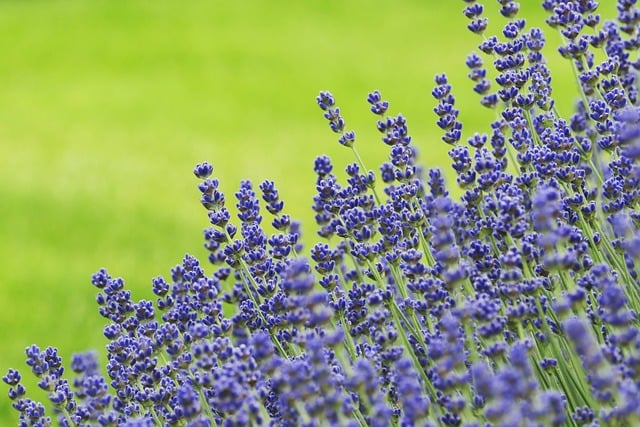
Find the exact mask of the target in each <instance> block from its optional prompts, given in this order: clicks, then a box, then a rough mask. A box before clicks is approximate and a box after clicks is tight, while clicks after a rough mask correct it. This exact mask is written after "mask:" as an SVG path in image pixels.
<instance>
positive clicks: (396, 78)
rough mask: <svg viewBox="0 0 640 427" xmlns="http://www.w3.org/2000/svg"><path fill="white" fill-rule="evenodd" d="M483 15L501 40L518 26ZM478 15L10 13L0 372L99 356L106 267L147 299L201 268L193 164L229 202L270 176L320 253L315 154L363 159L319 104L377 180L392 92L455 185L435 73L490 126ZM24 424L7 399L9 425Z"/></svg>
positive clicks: (1, 204)
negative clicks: (162, 284) (161, 279)
mask: <svg viewBox="0 0 640 427" xmlns="http://www.w3.org/2000/svg"><path fill="white" fill-rule="evenodd" d="M487 3H488V4H487V12H488V15H489V16H490V17H491V21H490V28H489V31H488V33H489V34H494V33H496V32H498V31H499V30H500V28H501V26H502V25H503V24H504V22H505V20H504V19H503V18H502V17H500V16H498V14H497V13H496V12H497V3H496V2H487ZM523 3H525V4H523V16H524V17H527V19H528V22H529V24H530V25H534V26H540V27H544V28H546V26H545V24H544V18H545V14H544V12H543V11H542V10H541V9H540V8H539V6H538V5H537V3H538V2H528V1H527V2H523ZM534 3H535V4H534ZM613 3H614V2H611V6H607V7H608V8H609V9H612V8H613V6H614V5H613ZM464 5H465V4H464V3H463V2H462V1H454V0H446V1H445V0H430V1H425V0H420V1H418V0H415V1H402V2H392V1H381V0H328V1H322V2H316V1H303V2H292V1H285V0H281V1H279V0H268V1H267V0H264V1H224V2H223V1H216V0H210V1H200V0H191V1H187V2H177V1H165V0H126V1H124V0H108V1H107V0H91V1H81V0H51V1H44V0H41V1H37V0H33V1H32V0H13V1H10V0H5V1H3V2H0V334H1V341H0V371H2V372H0V373H1V374H4V373H5V372H6V370H7V369H8V368H9V367H18V368H21V369H22V370H23V374H24V376H25V377H26V378H30V373H29V372H28V371H27V369H26V367H25V366H24V363H23V359H24V348H25V347H26V346H27V345H30V344H31V343H37V344H39V345H40V346H42V347H45V346H47V345H54V346H58V347H59V348H60V350H61V353H62V355H63V356H64V357H65V363H66V366H67V367H68V362H69V360H70V356H71V354H72V353H73V352H78V351H82V350H85V349H88V348H96V349H99V350H101V351H102V349H103V348H104V345H105V340H104V338H103V337H102V326H103V325H104V322H103V320H102V318H101V317H100V316H99V315H98V313H97V306H96V304H95V302H94V300H95V294H96V290H95V289H94V288H93V287H92V286H91V284H90V277H91V274H92V273H93V272H95V271H96V270H98V269H99V268H100V267H106V268H107V269H108V270H109V271H110V272H111V274H112V275H114V276H122V277H124V278H125V280H126V283H127V286H128V287H129V289H131V290H132V292H133V296H134V298H135V299H139V298H152V294H151V291H150V284H151V278H153V277H155V276H157V275H161V274H162V275H166V274H168V272H169V270H170V268H171V267H172V266H173V265H175V264H176V263H178V262H180V260H181V258H182V256H183V255H184V254H185V253H191V254H194V255H196V256H198V257H200V258H201V259H202V260H203V262H204V260H205V257H206V253H205V250H204V249H203V248H202V243H203V239H202V229H203V228H205V227H206V226H207V218H206V215H205V211H204V209H203V208H202V207H201V206H200V205H199V194H198V191H197V189H196V185H197V180H196V179H195V177H194V176H193V174H192V169H193V166H194V165H195V163H197V162H200V161H203V160H208V161H210V162H211V163H213V164H214V167H215V172H214V174H215V175H216V176H217V177H218V178H219V179H220V180H221V186H222V188H223V189H224V190H225V191H226V193H227V200H228V203H229V205H233V203H234V197H233V192H234V191H235V190H236V188H237V186H238V183H239V181H240V180H241V179H251V180H253V181H254V183H255V185H256V186H257V185H258V184H259V183H260V182H261V181H262V180H264V179H272V180H274V181H275V182H276V184H277V185H278V188H279V190H280V193H281V196H282V198H283V199H284V200H285V203H286V204H285V209H286V211H287V212H288V213H290V214H291V215H292V216H293V217H295V218H297V219H300V220H302V221H303V231H304V233H305V236H304V240H305V241H306V243H307V247H310V246H311V245H312V244H313V243H314V242H315V241H316V240H317V239H316V237H315V230H316V227H315V224H314V223H313V215H312V211H311V208H310V205H311V199H312V196H313V192H314V175H313V170H312V165H313V160H314V158H315V157H316V156H317V155H319V154H327V155H330V156H331V157H332V158H333V159H334V165H335V168H336V170H337V171H338V172H339V175H340V176H344V174H342V172H341V171H342V170H343V169H344V166H345V165H346V164H347V163H349V162H352V161H354V159H353V155H352V153H351V152H350V150H348V149H345V148H344V147H341V146H340V145H339V144H338V143H337V142H336V141H337V136H336V135H335V134H333V133H332V132H331V131H330V129H329V128H328V126H327V123H326V120H324V119H323V118H322V112H321V111H320V109H319V108H318V107H317V105H316V103H315V96H316V95H317V93H318V91H320V90H331V91H332V92H333V94H334V95H335V97H336V100H337V103H338V104H339V105H340V107H341V110H342V113H343V115H344V117H345V119H346V121H347V127H348V128H349V129H355V130H356V133H357V142H356V144H357V146H358V149H359V151H360V153H361V155H362V157H363V159H364V161H365V163H366V164H367V166H368V167H369V168H371V169H374V170H377V169H378V166H379V164H380V163H381V162H382V161H383V160H384V159H386V156H387V151H388V150H387V147H386V146H385V145H384V144H383V143H382V142H380V134H379V133H378V132H377V130H376V128H375V121H376V118H375V117H374V116H373V115H372V114H371V113H370V112H369V109H368V104H367V103H366V95H367V93H368V92H370V91H372V90H374V89H379V90H380V91H381V92H382V94H383V96H384V98H385V99H387V100H389V101H390V103H391V108H390V113H392V114H397V113H398V112H402V113H403V114H404V115H405V116H406V117H407V119H408V123H409V130H410V133H411V135H412V136H413V140H414V142H415V144H416V145H417V147H418V149H419V150H420V154H421V162H422V163H423V164H424V165H425V166H427V167H433V166H440V167H442V168H443V169H445V170H446V171H447V174H448V177H449V183H451V184H453V183H454V182H455V180H454V179H452V175H451V173H450V168H449V167H448V164H449V161H448V157H447V154H446V153H447V151H448V147H447V146H446V144H444V143H443V142H441V141H440V135H441V133H440V131H439V129H438V128H437V127H436V126H435V116H434V113H433V111H432V109H433V107H434V105H435V101H434V99H433V98H432V97H431V95H430V93H431V89H432V88H433V86H434V84H433V77H434V75H435V74H436V73H441V72H447V73H448V74H449V77H450V80H451V82H452V83H453V85H454V89H453V93H454V95H455V96H456V98H457V107H459V108H460V109H461V110H462V112H461V114H460V118H461V120H462V121H463V123H464V126H465V127H464V137H463V139H466V138H467V137H468V136H470V135H472V134H473V132H475V131H487V130H488V128H489V122H490V120H492V118H493V112H492V111H485V110H484V109H483V108H482V107H481V106H480V105H479V102H478V101H479V98H478V96H476V95H475V94H474V93H473V92H472V90H471V88H472V83H471V82H470V81H469V80H468V79H467V78H466V74H467V69H466V66H465V65H464V60H465V57H466V55H467V54H468V53H469V52H470V51H472V50H474V49H475V46H476V45H477V43H478V42H479V41H480V37H479V36H476V35H474V34H471V33H470V32H469V31H467V30H466V25H467V19H466V18H465V17H464V16H463V15H462V13H461V10H462V8H463V7H464ZM547 35H548V36H549V39H550V43H549V44H550V46H548V48H547V49H546V51H545V52H546V54H547V55H548V57H549V58H550V63H551V66H552V69H553V73H554V74H553V76H554V81H553V86H554V89H555V90H556V92H555V93H556V94H557V96H556V99H557V102H558V104H559V107H560V110H561V111H563V112H565V113H568V112H569V111H570V110H571V108H572V104H573V101H574V83H573V76H572V72H571V68H570V67H569V66H568V63H566V62H565V61H563V60H561V59H559V57H558V55H557V53H556V46H557V44H558V37H557V35H556V34H555V33H554V32H553V31H551V30H549V31H547ZM268 222H270V221H269V214H268V213H265V223H268ZM27 384H28V385H29V390H30V391H31V392H32V391H34V389H35V387H34V383H33V382H32V381H29V382H27ZM5 390H6V388H5V387H4V384H2V385H0V391H1V392H2V394H3V395H4V393H5ZM34 396H35V397H42V395H39V394H34ZM16 419H17V415H16V414H15V413H14V412H13V411H11V412H10V404H9V401H8V399H6V398H1V399H0V424H2V425H6V424H11V423H14V422H15V420H16Z"/></svg>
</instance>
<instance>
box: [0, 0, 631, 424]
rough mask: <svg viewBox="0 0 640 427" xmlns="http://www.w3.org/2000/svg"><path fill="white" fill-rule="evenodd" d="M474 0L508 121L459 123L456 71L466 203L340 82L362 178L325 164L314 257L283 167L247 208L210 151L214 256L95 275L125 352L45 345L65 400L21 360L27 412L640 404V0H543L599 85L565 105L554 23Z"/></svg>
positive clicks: (327, 113)
mask: <svg viewBox="0 0 640 427" xmlns="http://www.w3.org/2000/svg"><path fill="white" fill-rule="evenodd" d="M465 3H466V5H465V7H464V9H463V13H464V14H465V16H466V17H468V18H469V25H468V28H469V30H470V31H472V32H473V33H476V34H478V35H479V37H480V42H479V44H478V52H474V53H471V54H470V55H469V56H468V57H467V59H466V65H467V66H468V67H469V78H470V80H471V81H472V85H473V90H474V91H475V92H476V93H477V94H478V96H479V101H480V102H481V103H482V105H484V106H486V107H487V108H490V109H493V110H494V111H495V120H494V121H493V122H492V123H491V126H490V128H491V132H490V133H489V134H488V135H487V134H479V133H476V134H474V135H472V136H470V137H469V138H468V139H467V141H462V123H461V122H460V121H459V120H458V113H459V111H458V109H457V108H456V106H455V98H454V96H453V94H452V88H451V85H450V84H449V83H448V80H447V77H446V75H444V74H443V75H438V76H436V78H435V83H436V86H435V88H434V89H433V92H432V94H433V96H434V97H435V99H436V101H437V105H436V107H435V108H434V112H435V114H436V115H437V125H438V126H439V127H440V128H441V129H442V130H443V135H442V140H443V141H444V142H445V143H447V144H449V145H450V146H451V150H450V151H449V155H450V157H451V159H452V167H453V169H454V170H455V173H456V175H457V178H456V183H457V185H458V187H459V189H460V191H459V193H461V194H462V195H461V197H460V198H459V199H456V198H454V197H453V196H452V195H451V194H450V193H449V190H448V188H447V186H446V185H445V182H444V179H443V173H442V171H440V170H438V169H430V170H425V169H423V168H422V167H421V166H420V165H419V164H418V163H416V155H417V150H416V147H415V146H414V145H413V143H412V139H411V136H410V134H409V131H408V127H407V122H406V120H405V118H404V117H403V116H402V115H400V114H398V115H392V114H390V113H389V103H388V102H387V101H385V100H384V99H383V98H382V95H381V94H380V93H379V92H378V91H374V92H372V93H370V94H369V95H368V97H367V102H368V103H369V104H370V109H371V112H372V113H373V114H374V116H375V118H376V126H377V129H378V130H379V131H380V133H381V135H382V137H381V139H382V142H383V143H384V144H386V145H387V146H388V147H389V160H388V161H387V162H385V163H383V164H382V165H381V166H380V168H379V172H380V173H379V174H376V173H374V172H373V171H371V170H369V169H368V168H367V167H366V166H365V164H364V163H363V161H362V159H361V157H360V155H359V154H358V151H357V144H356V134H355V132H354V131H352V130H348V128H347V126H346V123H345V119H344V118H343V115H342V112H341V110H340V109H339V107H338V106H337V105H336V101H335V99H334V97H333V95H332V94H331V93H329V92H321V93H320V95H319V96H318V98H317V103H318V105H319V107H320V108H321V109H322V111H323V112H324V117H325V118H326V119H327V121H328V122H329V125H330V128H331V130H332V131H334V132H335V133H337V134H338V135H339V136H338V142H339V143H340V144H342V145H344V146H345V147H347V148H349V149H351V150H352V151H353V153H354V158H355V160H356V161H355V162H354V163H352V164H349V165H347V166H346V173H347V175H348V178H347V180H346V183H340V182H339V180H338V179H337V177H336V176H335V175H334V174H333V165H332V163H331V161H330V159H329V158H327V157H326V156H320V157H318V158H317V159H316V161H315V165H314V171H315V173H316V175H317V178H316V194H315V196H314V197H313V210H314V212H315V219H316V222H317V225H318V235H319V236H320V237H321V238H322V241H321V242H319V243H317V244H315V245H314V246H313V247H311V248H310V250H309V254H310V259H308V258H306V257H304V256H302V255H301V253H302V250H303V248H302V244H301V234H300V224H299V223H297V222H296V221H293V220H292V219H291V218H290V216H289V215H288V214H287V213H286V211H285V209H284V203H283V201H282V200H281V199H280V197H279V194H278V190H277V188H276V186H275V184H274V183H273V182H270V181H265V182H263V183H261V184H260V185H259V186H258V187H257V189H256V188H254V186H253V184H252V183H251V182H249V181H243V182H242V183H241V186H240V189H239V190H238V192H237V193H235V199H236V207H237V210H238V222H236V223H234V222H233V221H232V219H231V213H230V212H229V210H228V209H227V207H226V203H227V200H226V198H225V195H224V194H223V193H222V192H221V191H220V190H219V188H218V185H219V182H218V180H217V179H215V178H212V177H211V175H212V172H213V167H212V166H211V165H210V164H208V163H201V164H199V165H197V166H196V168H195V171H194V172H195V175H196V176H197V177H198V178H199V179H200V180H201V182H200V184H199V186H198V188H199V190H200V193H201V195H202V196H201V203H202V205H203V206H204V207H205V208H206V210H207V214H208V218H209V221H210V225H211V227H210V228H208V229H206V230H205V232H204V239H205V247H206V248H207V249H208V251H209V252H210V255H209V261H210V262H211V263H212V264H213V265H214V271H213V273H212V274H207V273H206V272H205V270H204V268H203V266H202V265H201V264H200V262H199V261H198V260H197V259H195V258H194V257H192V256H189V255H187V256H185V258H184V260H183V261H182V263H181V264H180V265H177V266H176V267H174V268H173V269H172V270H171V276H170V278H169V279H168V280H167V279H165V278H163V277H157V278H155V279H154V280H153V293H154V294H155V295H156V297H157V298H156V301H145V300H141V301H137V302H136V301H134V300H132V298H131V294H130V292H129V291H128V290H126V289H125V287H124V282H123V281H122V279H119V278H114V277H112V276H110V275H109V274H108V273H107V272H106V271H105V270H100V271H99V272H97V273H96V274H95V275H94V276H93V278H92V284H93V285H94V286H95V287H96V288H97V289H98V297H97V302H98V305H99V312H100V314H101V315H102V316H103V317H105V318H106V319H107V321H108V324H107V326H105V328H104V331H103V333H104V335H105V337H106V338H107V339H108V340H109V344H108V345H107V347H106V350H107V358H108V363H107V365H106V367H104V370H101V369H100V367H99V366H98V363H97V359H96V354H95V353H91V352H90V353H85V354H79V355H76V356H74V358H73V360H72V362H71V369H72V370H73V371H74V373H75V375H74V376H73V378H72V379H67V378H66V377H65V376H64V368H63V366H62V361H61V358H60V357H59V356H58V353H57V350H56V349H54V348H51V347H49V348H46V349H45V350H41V349H40V348H38V347H37V346H31V347H29V348H27V350H26V356H27V365H28V366H29V367H30V368H31V371H32V372H33V374H35V375H36V376H37V377H38V378H39V383H38V385H39V386H40V387H41V388H42V389H43V390H45V391H47V392H48V394H49V402H48V403H47V405H48V407H49V408H50V409H51V411H52V412H50V413H49V414H50V415H48V413H47V411H46V410H45V406H44V405H43V404H42V403H39V402H35V401H33V400H31V399H29V398H27V397H26V396H25V393H26V392H25V388H24V386H23V385H22V384H21V376H20V374H19V373H18V371H16V370H9V372H8V373H7V374H6V375H5V376H4V377H3V380H4V382H5V383H7V384H8V385H9V398H10V399H11V400H12V401H13V406H14V408H15V409H17V410H18V411H19V413H20V425H23V426H31V425H34V426H46V425H51V424H53V423H57V424H60V425H64V426H80V425H102V426H111V425H113V426H115V425H131V426H133V425H135V426H143V425H188V426H210V425H217V426H248V425H277V426H299V425H301V426H324V425H344V426H360V427H362V426H413V425H422V426H424V425H447V426H459V425H463V426H481V425H482V426H485V425H495V426H520V425H523V426H524V425H527V426H528V425H539V426H543V425H544V426H564V425H569V426H582V425H590V426H595V425H601V424H602V425H616V426H618V425H627V426H633V425H637V424H638V423H640V398H639V397H638V396H639V393H638V389H639V387H640V333H639V328H640V324H639V321H638V314H637V313H638V310H639V308H640V282H639V281H638V268H639V264H638V261H640V232H639V230H638V222H639V221H640V214H639V212H638V203H639V199H640V164H638V159H639V158H640V107H639V105H638V82H637V80H636V79H637V70H638V69H639V68H640V60H639V59H638V48H639V47H640V24H639V23H640V9H638V8H637V7H636V6H635V4H636V1H635V0H618V2H617V10H618V15H617V17H616V19H615V20H611V21H605V22H601V18H600V15H598V14H597V11H596V9H597V6H598V4H597V3H596V2H595V1H592V0H546V1H544V2H543V3H542V7H543V8H544V9H545V10H546V11H548V13H549V14H548V19H547V23H548V24H549V26H550V27H551V28H552V29H553V30H556V31H559V32H560V34H561V35H562V40H563V45H562V46H561V47H560V48H559V53H560V54H561V55H562V56H563V57H564V58H566V60H567V66H570V67H572V69H573V70H574V71H575V75H576V79H577V81H576V83H577V84H578V87H579V91H580V100H579V101H578V103H577V108H576V110H575V113H574V114H573V115H572V116H571V117H568V118H565V117H562V116H561V115H560V114H559V113H558V111H557V110H556V108H555V105H554V98H553V94H552V81H551V73H550V71H549V69H548V68H547V66H546V64H545V58H544V55H543V54H542V48H543V46H544V44H545V39H544V34H543V32H542V30H540V29H538V28H528V27H527V25H526V22H525V20H524V19H521V18H519V17H518V12H519V5H518V3H517V2H515V1H510V0H499V2H498V3H499V6H500V13H501V14H502V15H503V16H504V17H505V18H506V24H504V26H503V27H502V31H501V33H500V34H499V35H494V36H486V35H485V33H486V31H487V28H488V24H489V23H488V19H487V18H486V17H484V15H483V12H484V9H483V5H482V4H480V3H478V2H476V1H474V0H465ZM485 64H487V65H488V66H487V65H485ZM491 74H493V75H494V77H490V75H491ZM260 199H262V202H261V201H260ZM263 209H264V210H266V213H265V212H264V211H263ZM265 216H266V217H267V218H265ZM267 222H270V226H267V225H265V223H267ZM229 307H233V310H231V309H229ZM103 373H106V376H103Z"/></svg>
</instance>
